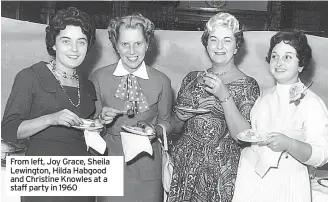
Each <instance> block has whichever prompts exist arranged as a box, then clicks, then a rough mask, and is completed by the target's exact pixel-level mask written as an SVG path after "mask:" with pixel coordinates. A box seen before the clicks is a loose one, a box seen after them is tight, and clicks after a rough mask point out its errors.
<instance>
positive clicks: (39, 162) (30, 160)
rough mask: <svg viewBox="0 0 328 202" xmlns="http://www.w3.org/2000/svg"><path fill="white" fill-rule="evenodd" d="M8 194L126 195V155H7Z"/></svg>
mask: <svg viewBox="0 0 328 202" xmlns="http://www.w3.org/2000/svg"><path fill="white" fill-rule="evenodd" d="M6 158H7V159H6V176H5V187H4V188H5V190H6V195H8V196H123V173H124V168H123V165H124V161H123V157H122V156H42V157H41V156H7V157H6Z"/></svg>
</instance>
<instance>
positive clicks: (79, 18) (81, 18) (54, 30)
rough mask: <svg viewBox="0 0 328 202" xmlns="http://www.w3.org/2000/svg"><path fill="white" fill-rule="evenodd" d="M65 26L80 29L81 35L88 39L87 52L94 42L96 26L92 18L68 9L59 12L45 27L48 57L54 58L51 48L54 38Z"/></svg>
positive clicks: (73, 9) (54, 52)
mask: <svg viewBox="0 0 328 202" xmlns="http://www.w3.org/2000/svg"><path fill="white" fill-rule="evenodd" d="M67 25H73V26H78V27H81V30H82V33H83V34H85V35H86V36H87V38H88V50H89V49H90V48H91V47H92V45H93V44H94V42H95V40H96V25H95V23H94V21H93V20H92V18H91V17H90V16H89V15H88V14H87V13H85V12H83V11H81V10H79V9H77V8H75V7H69V8H67V9H62V10H59V11H58V12H57V13H56V14H55V16H54V17H53V18H52V19H51V21H50V22H49V25H48V26H47V27H46V46H47V51H48V53H49V55H51V56H53V57H55V56H56V51H55V50H54V49H53V46H54V45H55V44H56V37H57V36H58V35H59V32H60V30H64V29H65V28H66V26H67Z"/></svg>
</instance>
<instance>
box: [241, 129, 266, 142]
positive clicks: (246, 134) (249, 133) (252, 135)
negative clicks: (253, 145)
mask: <svg viewBox="0 0 328 202" xmlns="http://www.w3.org/2000/svg"><path fill="white" fill-rule="evenodd" d="M269 137H270V136H268V135H266V134H265V133H262V132H257V131H254V130H251V129H248V130H245V131H243V132H241V133H238V134H237V138H238V139H239V140H241V141H244V142H262V141H265V140H267V139H269Z"/></svg>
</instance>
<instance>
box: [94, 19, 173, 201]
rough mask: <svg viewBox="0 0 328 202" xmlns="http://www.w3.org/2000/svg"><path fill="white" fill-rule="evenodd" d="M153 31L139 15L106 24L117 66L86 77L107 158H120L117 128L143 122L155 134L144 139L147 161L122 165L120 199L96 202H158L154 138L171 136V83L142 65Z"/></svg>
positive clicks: (140, 158)
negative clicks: (94, 99) (101, 123)
mask: <svg viewBox="0 0 328 202" xmlns="http://www.w3.org/2000/svg"><path fill="white" fill-rule="evenodd" d="M154 28H155V26H154V24H153V23H152V22H151V21H150V20H149V19H147V18H145V17H144V16H142V15H140V14H133V15H130V16H123V17H118V18H116V19H112V20H111V22H110V25H109V27H108V30H109V38H110V40H111V42H112V44H113V47H114V48H115V50H116V51H117V53H118V54H119V57H120V60H119V61H118V63H115V64H111V65H108V66H105V67H102V68H100V69H98V70H96V71H95V72H94V73H93V74H92V76H91V80H92V81H93V83H94V85H95V88H96V91H97V97H98V101H97V103H96V105H97V112H99V115H100V117H101V118H102V119H103V120H104V121H105V123H106V124H107V125H106V126H107V127H106V129H107V130H106V135H105V136H104V139H105V140H106V143H107V149H108V155H109V156H124V152H123V146H122V138H121V137H122V132H124V131H123V130H122V128H121V126H122V125H123V124H127V125H135V124H136V123H138V122H139V123H140V122H147V123H151V124H153V125H154V126H155V128H156V133H154V134H155V135H153V136H149V138H150V140H151V145H152V149H153V155H152V156H150V155H148V154H147V153H141V154H139V155H138V156H137V157H136V158H134V159H133V160H131V161H129V162H127V163H126V164H124V196H97V201H98V202H136V201H140V202H159V201H162V200H163V199H162V197H163V196H162V195H163V188H162V181H161V177H162V176H161V165H162V162H161V150H160V142H159V141H158V138H157V137H161V136H162V134H163V131H162V127H163V128H165V129H166V131H167V132H168V133H169V132H170V131H171V125H170V118H171V113H172V88H171V80H170V79H169V78H168V77H167V76H166V75H165V74H164V73H162V72H160V71H158V70H156V69H154V68H152V67H149V66H147V65H146V64H145V62H144V58H145V55H146V53H147V50H148V47H149V44H150V40H151V39H152V37H153V36H154ZM122 95H125V96H122ZM122 111H127V112H128V113H122ZM129 111H130V112H132V111H133V112H134V114H129ZM125 157H126V156H125Z"/></svg>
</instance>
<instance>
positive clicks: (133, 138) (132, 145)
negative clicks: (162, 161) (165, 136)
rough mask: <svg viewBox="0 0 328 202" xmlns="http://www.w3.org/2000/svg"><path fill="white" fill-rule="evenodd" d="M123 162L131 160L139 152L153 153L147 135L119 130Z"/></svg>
mask: <svg viewBox="0 0 328 202" xmlns="http://www.w3.org/2000/svg"><path fill="white" fill-rule="evenodd" d="M121 139H122V147H123V152H124V159H125V162H129V161H131V160H132V159H133V158H135V157H136V156H137V155H138V154H140V153H141V152H147V153H148V154H150V155H153V148H152V146H151V143H150V140H149V139H148V137H147V136H142V135H136V134H133V133H127V132H121Z"/></svg>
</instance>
